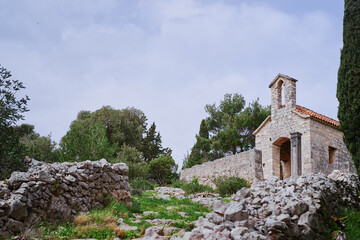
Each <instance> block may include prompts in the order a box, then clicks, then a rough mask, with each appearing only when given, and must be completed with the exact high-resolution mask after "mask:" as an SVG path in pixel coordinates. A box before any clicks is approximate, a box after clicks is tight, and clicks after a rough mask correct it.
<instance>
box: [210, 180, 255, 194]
mask: <svg viewBox="0 0 360 240" xmlns="http://www.w3.org/2000/svg"><path fill="white" fill-rule="evenodd" d="M213 182H214V183H215V185H216V192H218V193H219V194H220V196H222V197H223V196H226V195H231V194H234V193H236V192H237V191H238V190H240V189H241V188H243V187H249V183H248V181H247V180H246V179H244V178H239V177H218V178H216V179H215V180H214V181H213Z"/></svg>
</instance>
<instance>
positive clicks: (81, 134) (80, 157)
mask: <svg viewBox="0 0 360 240" xmlns="http://www.w3.org/2000/svg"><path fill="white" fill-rule="evenodd" d="M60 148H61V155H60V159H61V160H62V161H69V162H72V161H85V160H99V159H101V158H107V159H109V158H110V157H111V156H112V155H113V153H114V149H113V148H112V147H111V145H110V143H109V141H108V139H107V137H106V128H105V126H104V125H102V124H100V123H89V125H87V126H85V125H84V124H82V122H79V121H75V122H73V123H72V125H71V128H70V130H69V131H68V132H67V133H66V135H65V136H64V137H63V138H62V139H61V142H60Z"/></svg>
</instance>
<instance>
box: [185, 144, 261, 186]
mask: <svg viewBox="0 0 360 240" xmlns="http://www.w3.org/2000/svg"><path fill="white" fill-rule="evenodd" d="M221 176H226V177H242V178H245V179H247V180H250V181H251V180H253V179H254V178H257V179H263V170H262V168H261V151H257V150H250V151H246V152H241V153H238V154H235V155H231V156H227V157H224V158H220V159H218V160H215V161H210V162H205V163H203V164H198V165H195V166H193V167H191V168H186V169H184V170H182V171H181V175H180V180H183V181H185V182H191V181H192V180H193V179H194V178H198V181H199V183H200V184H204V185H208V186H211V187H215V184H214V183H213V180H214V179H215V178H217V177H221Z"/></svg>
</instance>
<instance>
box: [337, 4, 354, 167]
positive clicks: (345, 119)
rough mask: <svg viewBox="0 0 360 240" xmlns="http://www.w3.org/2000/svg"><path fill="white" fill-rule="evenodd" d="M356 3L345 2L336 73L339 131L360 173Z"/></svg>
mask: <svg viewBox="0 0 360 240" xmlns="http://www.w3.org/2000/svg"><path fill="white" fill-rule="evenodd" d="M359 13H360V2H359V1H356V0H345V14H344V26H343V28H344V29H343V42H344V46H343V48H342V50H341V62H340V68H339V71H338V85H337V94H336V96H337V98H338V100H339V108H338V118H339V120H340V129H341V130H342V131H343V132H344V142H345V144H346V146H347V148H348V150H349V152H350V153H351V155H352V159H353V160H354V163H355V166H356V168H357V169H358V173H360V128H359V123H360V14H359Z"/></svg>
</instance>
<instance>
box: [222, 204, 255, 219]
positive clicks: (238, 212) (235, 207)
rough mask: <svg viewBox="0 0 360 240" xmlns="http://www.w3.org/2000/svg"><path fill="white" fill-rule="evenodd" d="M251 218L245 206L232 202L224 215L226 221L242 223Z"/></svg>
mask: <svg viewBox="0 0 360 240" xmlns="http://www.w3.org/2000/svg"><path fill="white" fill-rule="evenodd" d="M248 216H249V214H248V212H247V210H246V209H244V205H243V204H241V203H238V202H232V203H230V204H229V206H228V208H227V209H226V211H225V213H224V218H225V220H226V221H233V222H234V221H242V220H245V219H247V218H248Z"/></svg>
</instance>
